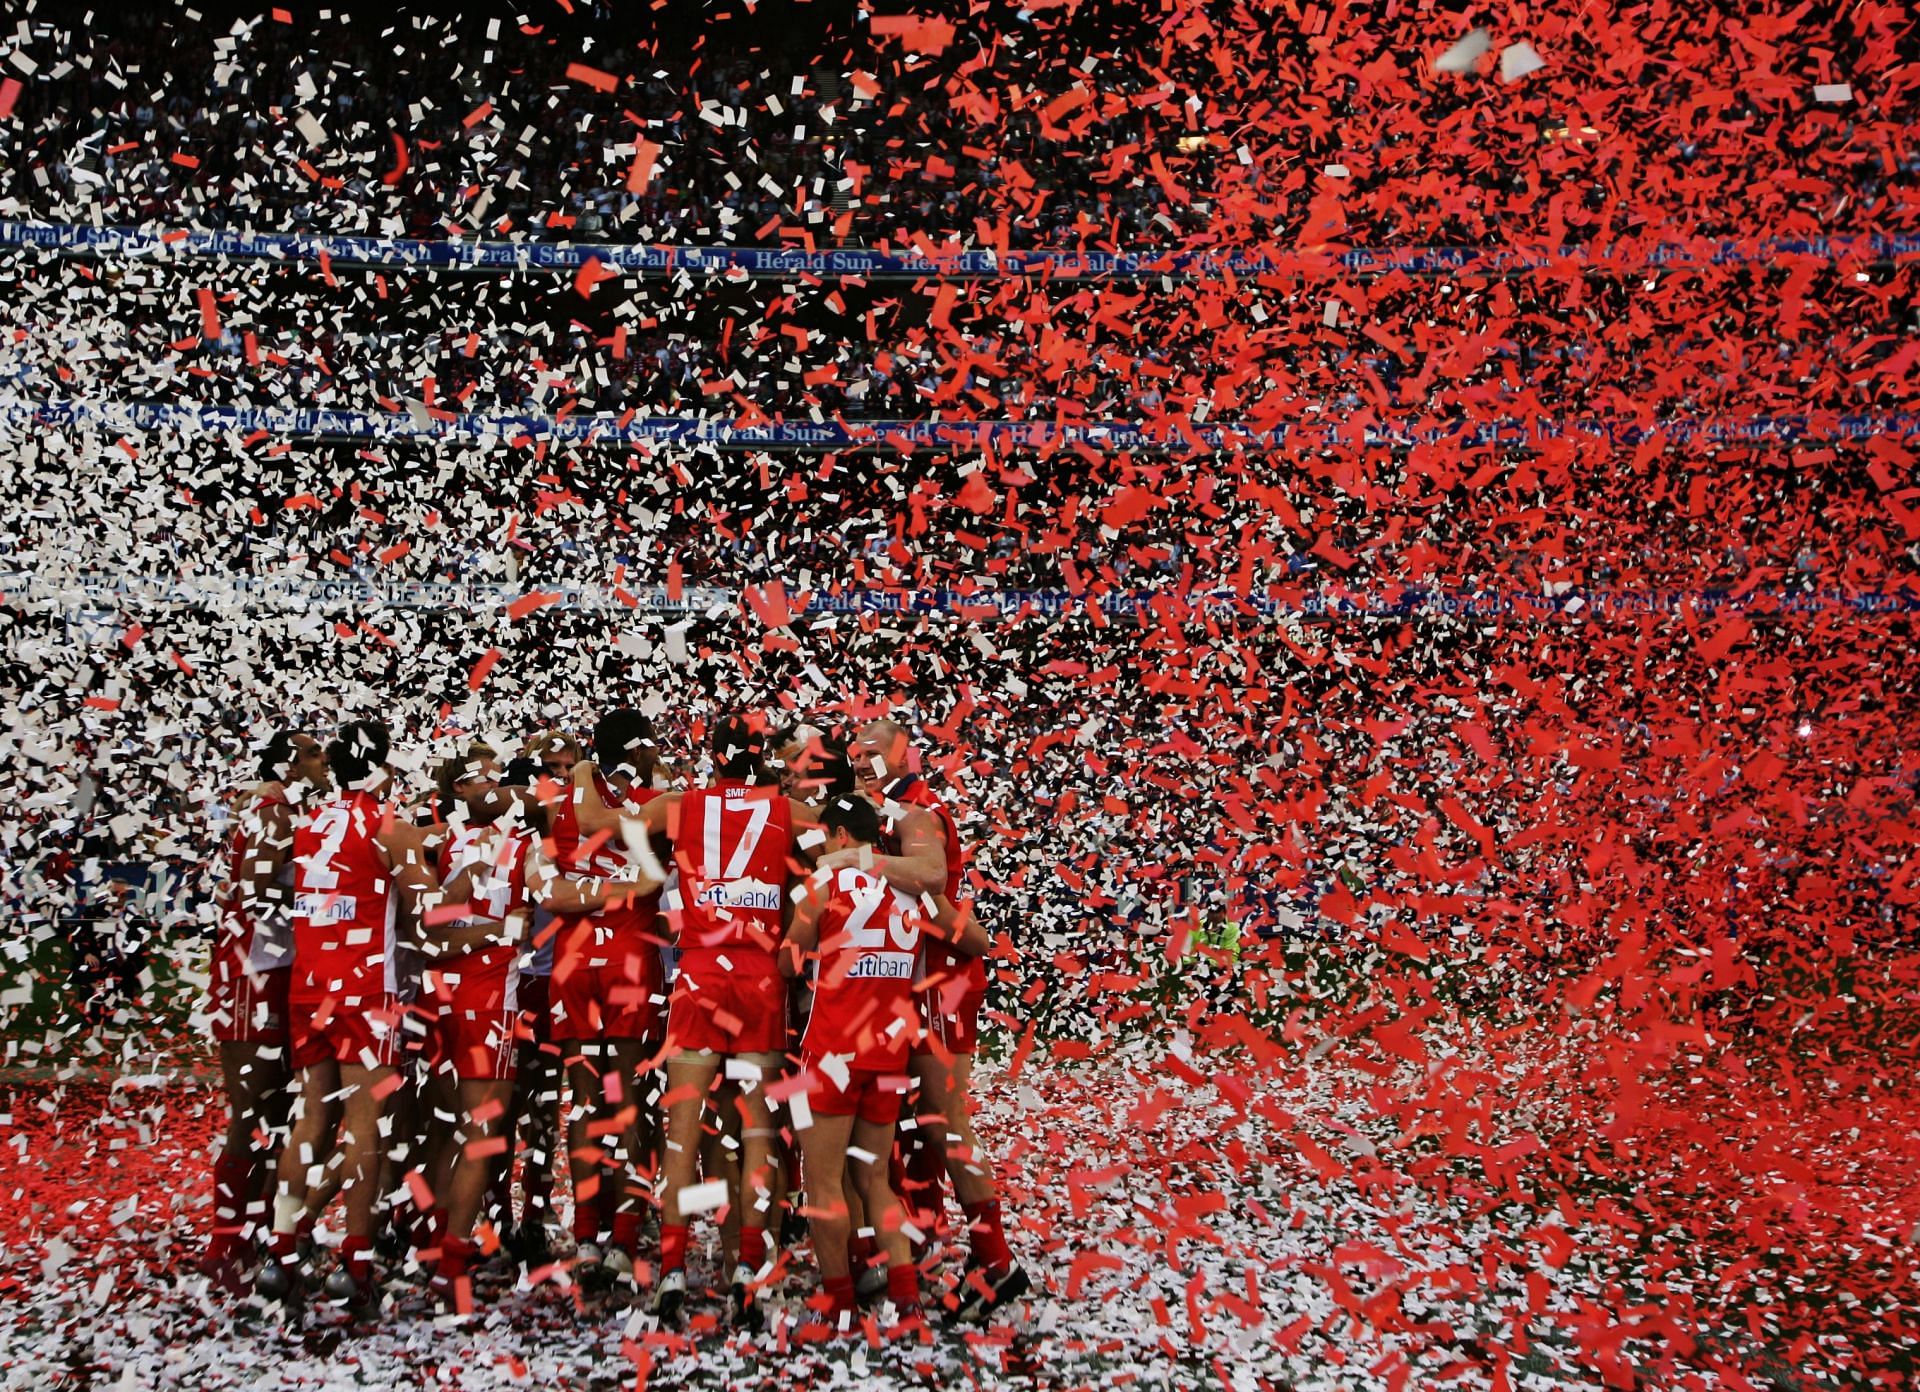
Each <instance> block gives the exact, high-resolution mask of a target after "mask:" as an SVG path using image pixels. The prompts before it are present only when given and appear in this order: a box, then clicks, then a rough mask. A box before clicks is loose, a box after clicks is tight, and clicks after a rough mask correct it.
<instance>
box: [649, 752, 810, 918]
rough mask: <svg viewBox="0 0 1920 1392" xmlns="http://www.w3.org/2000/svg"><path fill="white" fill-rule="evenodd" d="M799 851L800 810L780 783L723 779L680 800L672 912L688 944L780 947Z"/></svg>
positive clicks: (674, 856)
mask: <svg viewBox="0 0 1920 1392" xmlns="http://www.w3.org/2000/svg"><path fill="white" fill-rule="evenodd" d="M792 858H793V813H792V810H791V809H790V808H789V807H788V805H787V799H786V795H785V794H783V793H782V792H781V791H780V790H779V789H778V788H768V787H759V786H756V785H755V784H752V783H744V782H741V781H739V780H736V779H730V778H725V779H720V780H718V781H717V782H715V783H714V784H713V786H712V787H710V788H696V789H694V790H693V791H692V792H690V793H687V794H686V795H685V796H683V797H682V798H681V799H680V825H679V827H678V828H677V829H676V830H675V832H674V838H673V861H674V865H675V867H676V868H677V869H678V870H679V872H680V889H679V895H678V898H677V901H676V903H675V904H674V906H672V907H671V908H670V910H669V917H670V918H671V919H672V920H673V922H674V926H675V927H676V929H677V930H678V933H679V942H680V948H681V950H682V951H686V950H687V949H689V948H718V947H753V948H759V949H761V950H762V951H766V952H772V951H774V950H776V949H777V948H778V947H779V946H780V939H781V937H782V936H783V935H784V929H783V927H782V924H781V921H780V909H781V895H782V894H783V893H784V892H785V890H786V886H787V864H788V862H789V861H790V860H791V859H792Z"/></svg>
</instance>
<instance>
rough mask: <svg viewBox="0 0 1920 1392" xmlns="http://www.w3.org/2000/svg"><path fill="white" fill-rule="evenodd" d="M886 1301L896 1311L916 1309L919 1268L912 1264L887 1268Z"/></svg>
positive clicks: (917, 1305) (918, 1302)
mask: <svg viewBox="0 0 1920 1392" xmlns="http://www.w3.org/2000/svg"><path fill="white" fill-rule="evenodd" d="M887 1299H889V1300H891V1301H892V1302H893V1303H894V1306H895V1307H896V1308H897V1309H902V1310H908V1309H917V1308H918V1307H919V1304H920V1268H918V1267H917V1266H915V1265H914V1264H913V1263H912V1262H906V1263H905V1264H903V1265H901V1266H890V1267H888V1268H887Z"/></svg>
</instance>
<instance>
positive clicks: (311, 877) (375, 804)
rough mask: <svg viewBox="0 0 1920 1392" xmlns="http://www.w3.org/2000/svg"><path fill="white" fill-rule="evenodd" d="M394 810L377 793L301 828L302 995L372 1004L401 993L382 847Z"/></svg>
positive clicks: (298, 930) (343, 801)
mask: <svg viewBox="0 0 1920 1392" xmlns="http://www.w3.org/2000/svg"><path fill="white" fill-rule="evenodd" d="M387 811H388V809H387V806H386V804H385V803H383V802H381V800H380V799H379V798H377V797H375V796H374V795H373V794H371V793H349V794H347V795H346V796H344V797H338V798H335V799H333V800H332V801H331V802H327V803H325V804H323V805H322V806H320V807H319V808H318V809H317V810H316V811H315V812H314V814H313V816H311V817H309V818H308V819H307V820H306V821H305V822H303V823H301V824H300V825H299V826H298V827H296V828H295V829H294V833H293V866H294V869H293V892H294V893H293V960H294V965H295V967H296V968H298V970H299V972H300V979H299V980H296V981H295V982H294V989H295V991H296V992H299V991H301V990H303V989H304V990H305V991H307V992H308V993H316V992H317V993H320V994H323V995H329V996H343V997H347V998H349V1000H357V1001H368V1000H371V999H373V998H374V997H377V996H380V995H392V994H393V993H394V992H395V991H396V989H397V987H398V978H397V975H396V968H395V962H394V948H395V932H394V924H395V912H396V910H397V908H398V906H399V904H398V896H397V895H396V894H395V891H394V887H393V875H392V872H391V871H389V870H388V869H387V867H386V864H385V862H384V861H383V860H382V859H381V857H380V848H379V846H378V845H376V844H375V842H374V838H375V837H376V836H378V835H379V834H380V828H381V825H382V823H383V822H384V821H385V819H386V816H387Z"/></svg>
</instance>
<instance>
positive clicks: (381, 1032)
mask: <svg viewBox="0 0 1920 1392" xmlns="http://www.w3.org/2000/svg"><path fill="white" fill-rule="evenodd" d="M406 1011H407V1007H406V1006H405V1005H404V1004H402V1003H401V1001H400V1000H399V998H398V997H396V996H391V995H384V994H379V995H373V996H369V997H365V998H350V997H346V996H343V995H339V994H328V995H319V994H314V993H311V992H307V991H300V992H296V993H294V994H293V995H292V996H291V997H290V998H289V1000H288V1002H287V1019H288V1022H289V1035H290V1038H291V1040H292V1049H291V1062H292V1064H293V1067H294V1068H296V1069H300V1068H312V1067H313V1066H314V1065H315V1064H319V1063H323V1062H325V1061H326V1060H328V1059H334V1060H336V1061H337V1062H340V1063H352V1064H359V1065H360V1066H362V1067H364V1068H397V1067H399V1066H400V1062H401V1059H402V1058H403V1057H404V1055H405V1052H406V1050H405V1046H404V1044H403V1043H402V1038H403V1033H404V1031H403V1029H402V1020H403V1018H404V1016H405V1014H406Z"/></svg>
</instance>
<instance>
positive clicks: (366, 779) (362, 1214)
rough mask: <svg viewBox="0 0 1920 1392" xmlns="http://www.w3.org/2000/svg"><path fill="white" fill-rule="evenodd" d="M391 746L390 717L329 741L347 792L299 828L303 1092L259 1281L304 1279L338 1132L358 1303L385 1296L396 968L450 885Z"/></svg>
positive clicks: (268, 1291)
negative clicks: (385, 1175) (381, 1272)
mask: <svg viewBox="0 0 1920 1392" xmlns="http://www.w3.org/2000/svg"><path fill="white" fill-rule="evenodd" d="M389 743H390V736H389V735H388V732H387V727H386V726H385V725H384V724H381V723H380V722H378V721H372V720H355V721H350V722H348V723H347V724H346V725H343V726H342V727H341V728H340V732H339V734H338V735H337V736H336V737H335V738H334V740H333V741H332V743H330V744H329V745H328V746H327V769H328V772H329V774H330V775H331V778H332V783H333V788H334V796H333V797H332V798H331V799H329V800H328V801H327V802H325V803H323V804H321V805H320V807H318V808H317V809H316V810H315V811H314V813H313V815H312V816H311V817H309V818H308V819H307V820H306V821H304V822H303V823H301V824H300V825H299V826H298V827H297V828H296V829H295V831H294V837H293V860H294V866H295V869H294V885H293V888H294V906H293V944H294V956H293V960H294V967H293V970H294V974H295V976H294V980H293V982H292V983H291V988H290V990H289V993H288V1017H289V1021H290V1033H291V1061H292V1063H293V1066H294V1068H295V1070H296V1071H297V1072H298V1074H299V1101H298V1103H297V1106H298V1112H297V1115H296V1118H295V1120H294V1124H293V1130H292V1133H291V1134H290V1135H289V1137H288V1139H287V1145H286V1149H285V1150H284V1151H282V1153H281V1156H280V1165H279V1175H278V1179H279V1184H278V1189H277V1192H276V1197H275V1199H274V1207H273V1238H272V1243H273V1250H272V1256H271V1258H270V1260H269V1261H268V1262H267V1264H266V1265H265V1266H264V1267H263V1268H262V1269H261V1272H260V1276H259V1278H258V1281H257V1287H258V1289H259V1290H260V1292H261V1294H262V1295H265V1296H267V1297H268V1298H270V1299H284V1298H286V1297H287V1296H289V1295H291V1294H293V1293H294V1292H295V1291H296V1290H297V1288H298V1286H299V1277H298V1274H297V1272H296V1271H295V1269H294V1266H293V1257H294V1249H295V1240H296V1233H297V1231H298V1229H299V1225H300V1221H301V1219H302V1218H303V1217H305V1216H306V1214H307V1207H308V1190H309V1187H310V1186H311V1187H313V1188H316V1189H317V1188H319V1187H320V1186H319V1176H320V1174H321V1172H322V1169H323V1167H324V1165H325V1164H326V1162H327V1160H328V1158H329V1156H330V1155H331V1154H332V1151H333V1149H334V1144H335V1140H336V1134H337V1139H338V1143H339V1146H340V1151H341V1160H342V1186H341V1187H342V1193H343V1195H344V1198H345V1201H346V1210H347V1211H346V1225H345V1227H346V1235H345V1239H344V1241H343V1243H342V1245H341V1264H340V1266H339V1268H338V1269H336V1270H335V1271H334V1272H333V1274H332V1275H330V1276H329V1277H328V1278H327V1285H326V1289H327V1293H328V1294H329V1295H330V1296H333V1297H335V1298H337V1299H342V1300H345V1301H346V1302H347V1303H348V1304H349V1305H350V1306H354V1307H358V1308H363V1307H365V1306H366V1305H368V1304H370V1303H371V1301H372V1299H373V1295H374V1287H373V1270H372V1246H373V1231H374V1210H375V1203H376V1200H377V1199H378V1197H379V1195H378V1193H377V1192H376V1190H377V1183H376V1181H377V1177H378V1175H379V1173H380V1161H381V1151H382V1149H383V1146H382V1142H381V1136H380V1132H381V1119H382V1116H383V1114H384V1112H385V1110H386V1099H387V1096H388V1094H389V1093H390V1092H391V1091H392V1090H393V1088H394V1086H395V1085H396V1074H395V1070H396V1068H397V1066H398V1064H399V1062H400V1053H401V1042H400V1019H401V1005H400V1002H399V1000H398V999H397V997H396V994H395V992H396V980H395V975H394V972H395V964H394V957H395V952H396V950H397V949H398V947H399V925H400V912H401V909H402V907H403V904H404V906H405V907H406V908H408V909H409V910H410V911H412V912H414V913H426V914H431V912H432V910H433V909H434V908H435V907H436V906H437V903H438V898H439V891H440V885H439V881H438V879H437V878H436V876H435V875H434V871H433V865H432V860H431V855H430V852H429V850H428V847H427V844H426V839H425V836H424V834H423V833H422V832H421V830H420V829H419V828H417V827H415V826H412V825H410V824H408V823H407V822H405V821H404V820H402V819H400V818H399V817H398V816H396V815H395V808H394V805H393V804H392V803H391V802H390V801H389V800H388V797H389V791H390V785H391V775H390V774H389V772H388V769H387V767H386V762H387V754H388V749H389Z"/></svg>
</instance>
